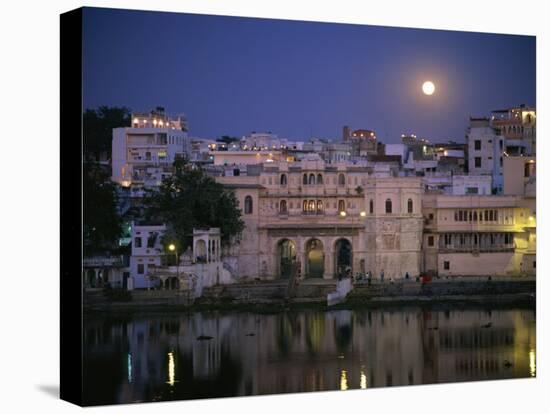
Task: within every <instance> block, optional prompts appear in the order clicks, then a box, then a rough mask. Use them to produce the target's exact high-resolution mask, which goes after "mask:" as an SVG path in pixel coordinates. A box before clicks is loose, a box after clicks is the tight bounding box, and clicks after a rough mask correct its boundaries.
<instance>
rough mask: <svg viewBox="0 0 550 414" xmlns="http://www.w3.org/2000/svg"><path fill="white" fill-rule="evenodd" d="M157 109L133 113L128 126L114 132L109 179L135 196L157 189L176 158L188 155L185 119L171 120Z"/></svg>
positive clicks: (188, 142)
mask: <svg viewBox="0 0 550 414" xmlns="http://www.w3.org/2000/svg"><path fill="white" fill-rule="evenodd" d="M160 109H162V108H157V110H155V111H151V113H149V114H132V126H131V127H126V128H115V129H113V149H112V179H113V181H115V182H117V183H119V184H120V185H122V186H123V187H132V190H133V191H134V190H135V191H136V192H137V193H139V190H140V189H142V188H145V187H154V186H158V185H159V184H160V182H161V181H162V179H163V178H164V177H166V176H167V175H169V174H171V172H172V164H173V162H174V160H175V159H176V157H178V156H187V157H189V155H190V154H191V146H190V145H191V144H190V140H189V138H188V136H187V126H186V123H185V119H184V118H183V117H179V118H176V119H171V118H169V117H167V116H166V115H165V114H164V111H163V110H162V111H161V110H160Z"/></svg>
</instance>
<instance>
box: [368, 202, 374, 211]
mask: <svg viewBox="0 0 550 414" xmlns="http://www.w3.org/2000/svg"><path fill="white" fill-rule="evenodd" d="M369 213H370V214H373V213H374V201H373V200H370V201H369Z"/></svg>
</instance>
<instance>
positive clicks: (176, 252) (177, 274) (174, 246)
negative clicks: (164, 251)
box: [168, 243, 180, 280]
mask: <svg viewBox="0 0 550 414" xmlns="http://www.w3.org/2000/svg"><path fill="white" fill-rule="evenodd" d="M168 250H170V251H171V252H175V255H176V277H177V278H178V280H179V279H180V275H179V264H180V260H179V257H178V248H177V247H176V245H175V244H174V243H171V244H170V245H169V246H168Z"/></svg>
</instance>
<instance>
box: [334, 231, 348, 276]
mask: <svg viewBox="0 0 550 414" xmlns="http://www.w3.org/2000/svg"><path fill="white" fill-rule="evenodd" d="M334 255H335V257H334V259H335V260H334V276H335V277H339V276H345V275H346V274H347V271H348V269H349V271H350V272H351V271H352V263H353V258H352V247H351V243H350V242H349V240H347V239H338V240H337V241H336V243H335V245H334Z"/></svg>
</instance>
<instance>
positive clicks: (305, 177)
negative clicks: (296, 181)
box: [302, 174, 307, 185]
mask: <svg viewBox="0 0 550 414" xmlns="http://www.w3.org/2000/svg"><path fill="white" fill-rule="evenodd" d="M302 184H303V185H307V174H304V178H303V180H302Z"/></svg>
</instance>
